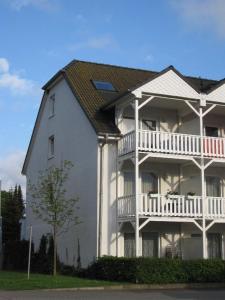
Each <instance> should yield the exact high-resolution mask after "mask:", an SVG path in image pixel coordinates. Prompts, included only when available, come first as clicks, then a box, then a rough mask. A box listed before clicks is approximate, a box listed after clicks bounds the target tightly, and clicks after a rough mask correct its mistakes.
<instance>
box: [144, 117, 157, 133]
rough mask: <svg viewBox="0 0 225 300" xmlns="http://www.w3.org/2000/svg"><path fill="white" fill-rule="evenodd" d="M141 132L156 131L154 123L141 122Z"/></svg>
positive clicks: (148, 121) (151, 121) (152, 121)
mask: <svg viewBox="0 0 225 300" xmlns="http://www.w3.org/2000/svg"><path fill="white" fill-rule="evenodd" d="M141 123H142V124H141V126H142V128H141V129H142V130H151V131H156V121H154V120H143V119H142V120H141Z"/></svg>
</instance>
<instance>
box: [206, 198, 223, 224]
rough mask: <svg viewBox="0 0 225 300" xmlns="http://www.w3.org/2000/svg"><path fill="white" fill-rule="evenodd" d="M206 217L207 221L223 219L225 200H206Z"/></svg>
mask: <svg viewBox="0 0 225 300" xmlns="http://www.w3.org/2000/svg"><path fill="white" fill-rule="evenodd" d="M206 217H207V218H209V219H216V218H225V198H222V197H207V198H206Z"/></svg>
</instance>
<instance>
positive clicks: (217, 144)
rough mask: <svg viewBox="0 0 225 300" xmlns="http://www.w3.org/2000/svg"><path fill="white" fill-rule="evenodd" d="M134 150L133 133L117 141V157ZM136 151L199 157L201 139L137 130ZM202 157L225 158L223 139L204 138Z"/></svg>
mask: <svg viewBox="0 0 225 300" xmlns="http://www.w3.org/2000/svg"><path fill="white" fill-rule="evenodd" d="M134 149H135V132H134V131H131V132H129V133H127V134H125V135H124V136H123V137H122V139H121V140H120V141H119V156H121V155H124V154H127V153H129V152H132V151H134ZM138 149H139V150H140V151H146V152H148V151H149V152H156V153H168V154H177V155H192V156H200V155H201V137H200V136H199V135H191V134H182V133H168V132H163V131H150V130H139V134H138ZM203 155H204V156H206V157H215V158H225V138H214V137H207V136H204V137H203Z"/></svg>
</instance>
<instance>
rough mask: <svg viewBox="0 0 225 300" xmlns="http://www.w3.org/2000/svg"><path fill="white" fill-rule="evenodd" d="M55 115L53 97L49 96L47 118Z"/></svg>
mask: <svg viewBox="0 0 225 300" xmlns="http://www.w3.org/2000/svg"><path fill="white" fill-rule="evenodd" d="M54 114H55V95H51V96H50V98H49V117H53V116H54Z"/></svg>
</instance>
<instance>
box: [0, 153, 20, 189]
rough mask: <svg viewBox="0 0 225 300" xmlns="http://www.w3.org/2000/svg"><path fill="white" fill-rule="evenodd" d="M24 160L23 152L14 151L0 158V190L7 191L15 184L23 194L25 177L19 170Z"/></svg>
mask: <svg viewBox="0 0 225 300" xmlns="http://www.w3.org/2000/svg"><path fill="white" fill-rule="evenodd" d="M24 158H25V152H23V151H15V152H14V153H9V154H7V155H6V156H5V157H0V180H1V181H2V189H4V190H8V189H9V188H11V187H14V186H15V185H16V184H20V185H21V187H22V190H23V192H25V176H22V175H21V170H22V166H23V162H24Z"/></svg>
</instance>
